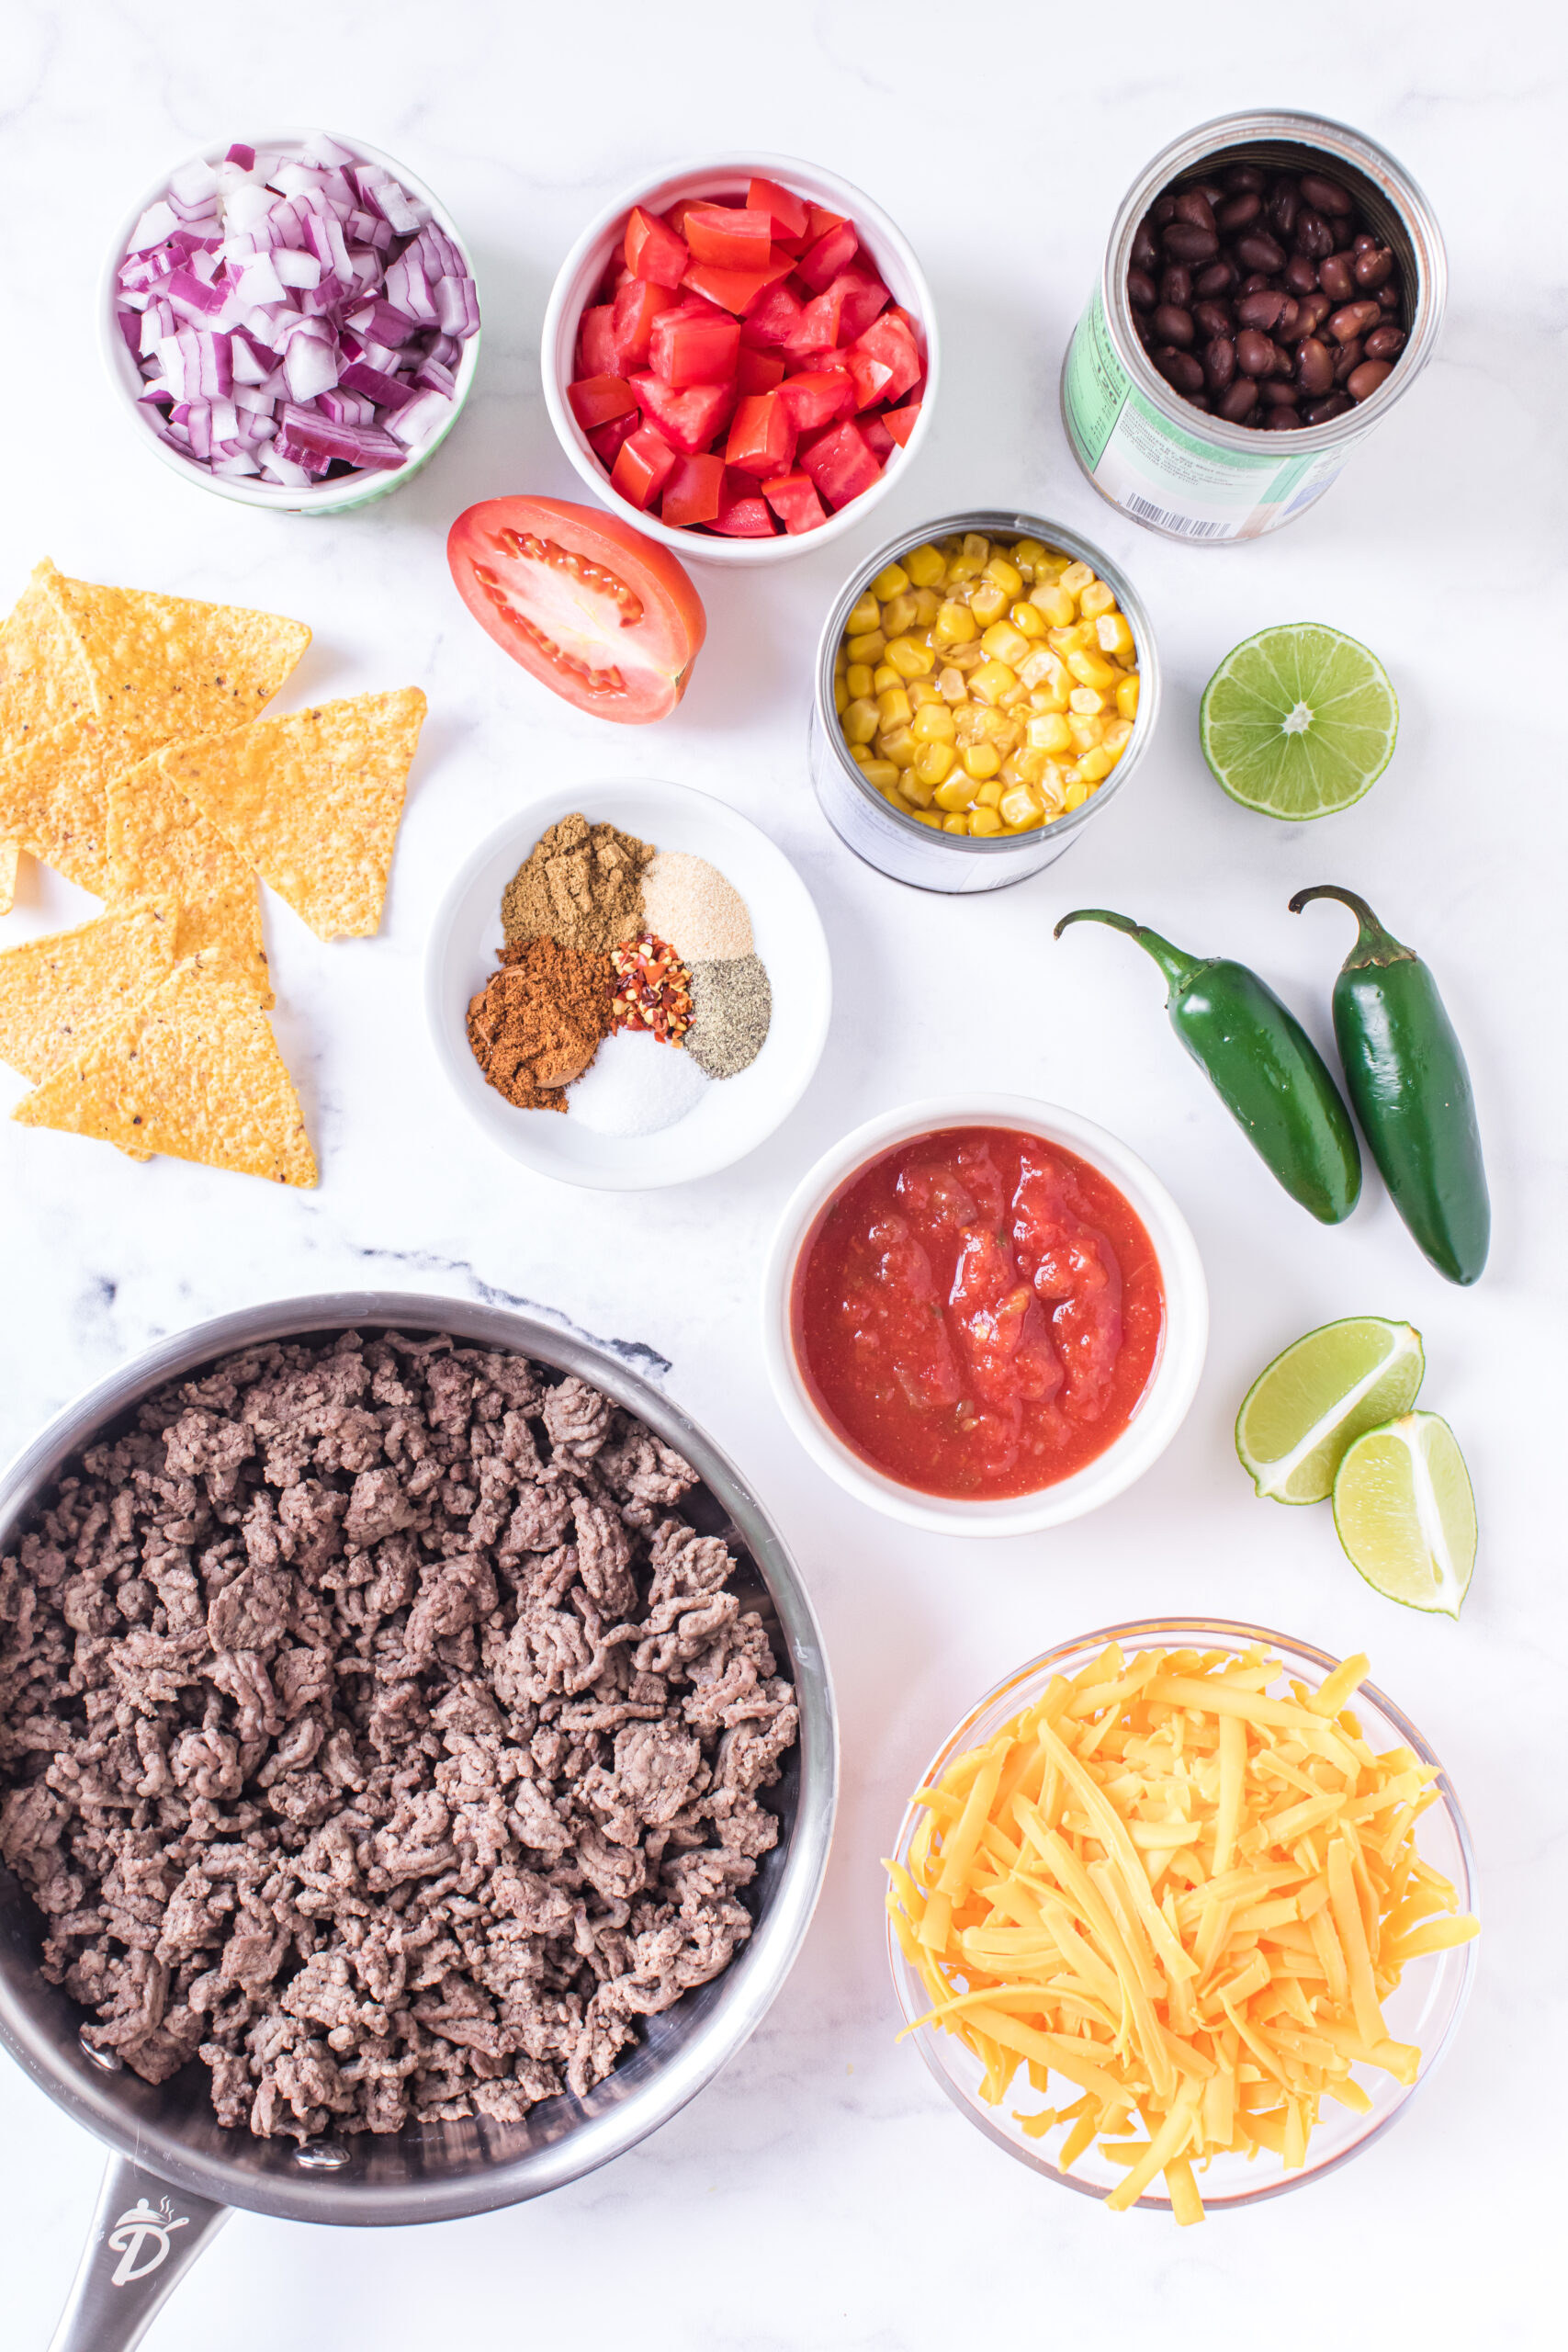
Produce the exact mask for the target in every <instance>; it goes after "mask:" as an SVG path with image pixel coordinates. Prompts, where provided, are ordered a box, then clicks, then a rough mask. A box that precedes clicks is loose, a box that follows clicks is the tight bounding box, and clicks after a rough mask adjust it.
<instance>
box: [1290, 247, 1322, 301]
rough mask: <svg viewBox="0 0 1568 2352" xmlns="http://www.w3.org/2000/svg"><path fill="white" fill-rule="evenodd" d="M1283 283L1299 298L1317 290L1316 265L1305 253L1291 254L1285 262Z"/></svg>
mask: <svg viewBox="0 0 1568 2352" xmlns="http://www.w3.org/2000/svg"><path fill="white" fill-rule="evenodd" d="M1285 284H1286V285H1287V286H1288V287H1289V288H1290V290H1291V292H1292V294H1293V295H1295V296H1296V298H1297V300H1300V298H1301V297H1302V296H1303V294H1315V293H1316V291H1317V265H1316V263H1315V262H1314V261H1313V260H1312V259H1311V258H1310V256H1309V255H1307V254H1292V255H1291V258H1290V260H1289V261H1288V262H1287V263H1286V264H1285Z"/></svg>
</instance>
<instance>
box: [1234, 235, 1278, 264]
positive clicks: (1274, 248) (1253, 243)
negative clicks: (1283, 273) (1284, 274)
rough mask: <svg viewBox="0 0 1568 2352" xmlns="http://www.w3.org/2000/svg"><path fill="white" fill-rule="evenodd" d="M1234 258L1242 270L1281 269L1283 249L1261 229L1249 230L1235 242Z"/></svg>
mask: <svg viewBox="0 0 1568 2352" xmlns="http://www.w3.org/2000/svg"><path fill="white" fill-rule="evenodd" d="M1235 257H1236V259H1237V261H1238V262H1240V264H1241V266H1242V267H1243V269H1267V270H1269V271H1274V270H1280V269H1283V268H1284V266H1285V248H1284V247H1283V245H1277V244H1276V243H1274V240H1273V238H1272V237H1270V236H1268V235H1266V234H1265V233H1264V232H1263V231H1262V230H1261V229H1249V230H1247V232H1246V233H1245V234H1244V235H1242V236H1239V237H1238V238H1237V239H1236V241H1235Z"/></svg>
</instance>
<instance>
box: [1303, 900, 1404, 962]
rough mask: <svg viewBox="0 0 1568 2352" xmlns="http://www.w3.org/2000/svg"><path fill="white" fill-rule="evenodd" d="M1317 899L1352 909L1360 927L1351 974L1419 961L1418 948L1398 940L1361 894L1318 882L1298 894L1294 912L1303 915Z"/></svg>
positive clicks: (1352, 953)
mask: <svg viewBox="0 0 1568 2352" xmlns="http://www.w3.org/2000/svg"><path fill="white" fill-rule="evenodd" d="M1313 899H1337V900H1338V902H1339V904H1340V905H1341V906H1342V907H1348V908H1349V910H1350V912H1351V913H1352V914H1353V915H1354V916H1355V918H1356V921H1357V922H1359V925H1360V929H1359V932H1358V933H1357V934H1356V944H1355V945H1354V947H1352V948H1351V950H1350V953H1349V954H1348V956H1346V958H1345V969H1346V970H1347V971H1348V972H1354V971H1359V969H1360V968H1361V967H1362V966H1363V965H1366V964H1414V963H1416V961H1417V960H1418V959H1417V957H1416V950H1415V949H1414V947H1406V946H1405V945H1404V942H1403V940H1398V939H1395V937H1394V935H1393V932H1391V931H1389V930H1387V929H1386V928H1385V927H1384V925H1383V924H1382V923H1381V922H1379V921H1378V919H1377V917H1376V915H1375V914H1373V912H1372V910H1371V907H1369V906H1368V904H1367V902H1366V900H1365V899H1363V898H1362V897H1360V895H1359V892H1357V891H1355V890H1345V889H1342V888H1340V886H1339V884H1338V883H1337V882H1314V884H1313V886H1312V888H1311V889H1310V890H1298V891H1297V892H1296V895H1295V897H1294V898H1293V899H1292V900H1291V912H1292V914H1293V915H1299V914H1300V912H1301V910H1302V909H1303V907H1304V906H1307V905H1310V903H1311V901H1312V900H1313Z"/></svg>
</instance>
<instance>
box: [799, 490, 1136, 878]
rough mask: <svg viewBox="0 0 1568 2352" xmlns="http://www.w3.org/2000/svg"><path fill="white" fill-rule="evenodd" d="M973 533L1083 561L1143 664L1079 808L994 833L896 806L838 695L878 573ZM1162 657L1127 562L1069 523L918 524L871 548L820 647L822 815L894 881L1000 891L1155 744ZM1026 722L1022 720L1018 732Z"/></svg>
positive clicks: (976, 518) (1034, 865)
mask: <svg viewBox="0 0 1568 2352" xmlns="http://www.w3.org/2000/svg"><path fill="white" fill-rule="evenodd" d="M970 533H974V534H976V535H978V536H979V537H983V538H985V539H987V540H989V541H990V542H992V544H993V546H994V547H995V548H997V549H998V551H1003V550H1005V549H1006V548H1008V547H1009V546H1010V545H1013V544H1016V542H1017V541H1019V540H1020V539H1038V540H1040V541H1042V542H1043V545H1044V546H1045V547H1046V548H1052V549H1054V550H1055V551H1056V552H1057V553H1059V554H1065V555H1066V556H1069V557H1070V558H1071V559H1072V560H1074V561H1075V562H1076V563H1079V564H1084V565H1087V566H1088V568H1089V571H1091V572H1093V573H1094V575H1095V576H1096V578H1097V579H1098V580H1099V581H1100V582H1103V583H1104V585H1105V587H1106V588H1108V589H1109V590H1110V591H1111V594H1113V596H1114V598H1115V602H1116V606H1117V609H1118V610H1119V611H1120V612H1121V614H1122V616H1123V617H1124V619H1125V621H1126V624H1127V627H1128V629H1129V630H1130V631H1131V634H1132V639H1133V658H1134V659H1135V662H1136V667H1137V684H1138V693H1137V706H1136V715H1135V717H1134V720H1133V728H1132V733H1131V735H1130V736H1129V737H1128V739H1127V741H1126V744H1125V747H1124V748H1123V749H1122V752H1121V754H1120V757H1119V758H1118V759H1117V762H1116V764H1115V765H1114V766H1113V767H1112V768H1111V771H1110V773H1109V775H1106V776H1105V777H1104V779H1103V780H1102V781H1101V782H1100V783H1098V784H1096V785H1095V786H1094V787H1093V788H1092V789H1091V790H1090V791H1089V794H1088V796H1087V797H1085V798H1083V799H1082V800H1081V801H1080V802H1079V803H1078V805H1077V806H1076V807H1064V808H1063V809H1061V810H1060V812H1059V813H1054V814H1051V815H1049V816H1048V817H1047V819H1046V820H1045V821H1044V822H1043V823H1041V824H1036V825H1033V826H1032V827H1031V828H1030V829H1029V830H1028V831H1019V832H1004V833H996V834H991V835H989V836H988V837H987V836H983V835H979V834H974V833H970V834H961V833H950V832H945V831H940V830H938V829H937V828H936V827H935V826H934V825H933V824H932V823H931V822H930V821H929V820H928V821H925V822H922V821H921V820H920V819H919V818H918V817H916V816H914V815H912V814H910V813H908V811H907V810H906V809H901V808H896V807H894V806H893V805H892V804H891V803H890V801H889V800H888V798H887V797H886V796H885V795H884V794H883V793H881V792H879V791H878V790H877V789H876V787H875V786H874V784H873V783H872V782H870V781H869V780H868V778H867V776H866V775H865V774H864V772H863V769H862V768H861V766H860V765H859V763H857V761H856V760H855V758H854V755H853V753H852V751H851V748H850V744H849V741H848V739H847V737H846V735H845V733H844V729H843V727H842V725H841V724H840V718H839V713H838V707H837V704H836V701H835V698H834V670H835V665H836V663H837V660H838V654H839V648H840V645H841V644H842V643H843V642H844V639H845V631H846V627H847V624H848V622H849V617H850V615H851V614H852V612H853V611H854V608H855V606H856V605H858V604H859V603H860V601H861V598H862V597H863V595H864V594H866V592H867V590H868V589H869V588H870V586H871V584H872V582H874V580H875V579H877V577H878V576H879V574H880V573H882V572H883V571H886V569H887V567H888V565H889V564H892V563H897V562H898V561H899V560H900V559H901V558H902V557H904V556H906V555H908V554H909V553H910V552H911V550H912V549H914V548H921V547H925V546H928V545H931V546H935V545H936V544H937V543H938V542H942V541H949V540H953V539H958V540H963V539H964V537H965V536H966V535H968V534H970ZM1159 693H1160V672H1159V657H1158V654H1157V652H1156V648H1155V640H1154V632H1153V630H1152V629H1151V628H1150V627H1149V618H1148V614H1147V613H1146V611H1145V607H1144V603H1143V599H1142V598H1141V597H1140V596H1139V594H1138V593H1137V591H1136V590H1135V589H1134V586H1133V585H1132V582H1130V581H1129V580H1128V579H1127V577H1126V574H1125V573H1124V572H1123V571H1122V569H1121V566H1120V565H1119V564H1116V563H1113V562H1112V561H1111V558H1110V557H1109V556H1107V555H1104V554H1102V553H1101V551H1100V548H1097V547H1095V546H1094V545H1093V543H1092V542H1091V541H1090V540H1089V539H1086V538H1085V537H1083V536H1082V534H1081V533H1080V532H1077V531H1074V530H1069V529H1068V527H1067V526H1066V524H1063V523H1052V522H1048V521H1046V520H1045V519H1044V518H1043V516H1041V515H1018V514H1010V513H1006V512H1003V511H1000V510H997V509H992V508H989V507H987V508H983V509H976V511H975V512H973V513H971V514H966V515H942V516H941V517H940V518H939V519H938V520H937V521H935V522H931V523H927V524H926V525H924V526H922V527H921V528H920V529H919V530H913V531H903V532H901V533H900V534H899V536H898V537H897V538H896V539H890V540H889V541H888V542H887V544H886V547H882V548H878V549H877V551H876V553H875V554H874V555H872V556H867V557H866V558H865V559H864V560H863V562H862V563H861V564H859V565H858V566H857V568H856V569H855V571H853V572H852V574H851V575H850V578H849V579H848V581H846V582H845V584H844V586H843V588H842V589H841V590H840V593H839V594H838V595H837V596H836V597H835V599H834V601H833V605H832V608H831V610H830V611H829V615H828V618H827V622H826V624H825V626H824V628H823V630H822V639H821V642H820V644H819V646H818V653H817V678H816V688H815V693H814V695H813V700H812V711H811V731H810V741H809V744H808V751H807V756H808V760H809V763H810V770H811V782H812V786H813V787H814V789H815V791H816V794H817V797H818V801H819V802H820V804H821V808H822V813H823V815H824V816H825V817H826V818H827V820H828V822H829V825H831V827H832V828H833V831H835V832H836V833H837V834H838V836H839V839H840V841H841V842H843V843H844V845H845V847H846V848H847V849H850V850H852V851H853V852H854V854H855V855H856V856H857V857H859V858H862V859H863V860H864V862H865V864H866V865H874V866H875V868H876V870H877V871H878V873H880V874H886V875H887V876H889V877H890V878H891V879H892V880H893V881H895V882H908V883H909V884H911V885H912V886H913V887H914V888H916V889H918V890H941V891H947V892H952V893H960V892H967V891H973V890H1000V889H1004V888H1006V887H1007V886H1008V884H1009V883H1011V882H1022V881H1024V880H1026V879H1027V877H1028V876H1030V875H1032V874H1038V873H1040V872H1041V871H1042V870H1043V868H1044V867H1045V866H1047V865H1053V864H1054V863H1055V860H1056V859H1057V858H1058V857H1060V856H1061V855H1062V854H1063V853H1064V852H1065V851H1066V850H1068V849H1070V848H1071V847H1072V845H1073V843H1074V842H1076V841H1077V838H1078V836H1079V835H1080V833H1081V832H1082V831H1083V830H1084V828H1085V826H1086V825H1091V824H1093V822H1094V820H1095V818H1096V817H1097V816H1098V815H1099V814H1100V811H1101V810H1102V809H1105V808H1107V807H1108V806H1109V804H1110V802H1111V798H1112V797H1114V795H1115V794H1116V793H1118V792H1120V791H1121V790H1122V787H1123V786H1125V784H1126V782H1127V779H1128V777H1129V776H1130V775H1132V773H1133V770H1134V768H1135V767H1136V766H1137V765H1138V763H1139V762H1140V761H1141V760H1142V758H1143V756H1144V753H1145V750H1146V749H1147V747H1148V742H1149V738H1150V736H1151V735H1152V734H1153V732H1154V728H1155V721H1156V717H1157V715H1158V711H1159ZM1031 715H1032V714H1031V712H1030V711H1028V710H1024V711H1023V712H1022V713H1021V719H1022V720H1024V721H1026V720H1027V719H1028V718H1029V717H1030V716H1031ZM1022 731H1023V728H1022V724H1021V725H1020V728H1019V732H1020V733H1022Z"/></svg>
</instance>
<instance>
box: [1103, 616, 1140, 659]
mask: <svg viewBox="0 0 1568 2352" xmlns="http://www.w3.org/2000/svg"><path fill="white" fill-rule="evenodd" d="M1094 634H1095V640H1096V642H1097V643H1098V645H1099V647H1100V651H1101V652H1102V653H1107V654H1111V655H1113V656H1114V657H1115V659H1116V660H1117V661H1118V662H1125V660H1126V659H1127V656H1128V655H1129V654H1130V653H1131V652H1132V650H1133V632H1132V630H1131V629H1130V628H1128V626H1127V621H1126V616H1125V615H1124V614H1122V613H1118V612H1109V613H1101V614H1100V617H1099V619H1098V620H1097V621H1096V622H1095V625H1094Z"/></svg>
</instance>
